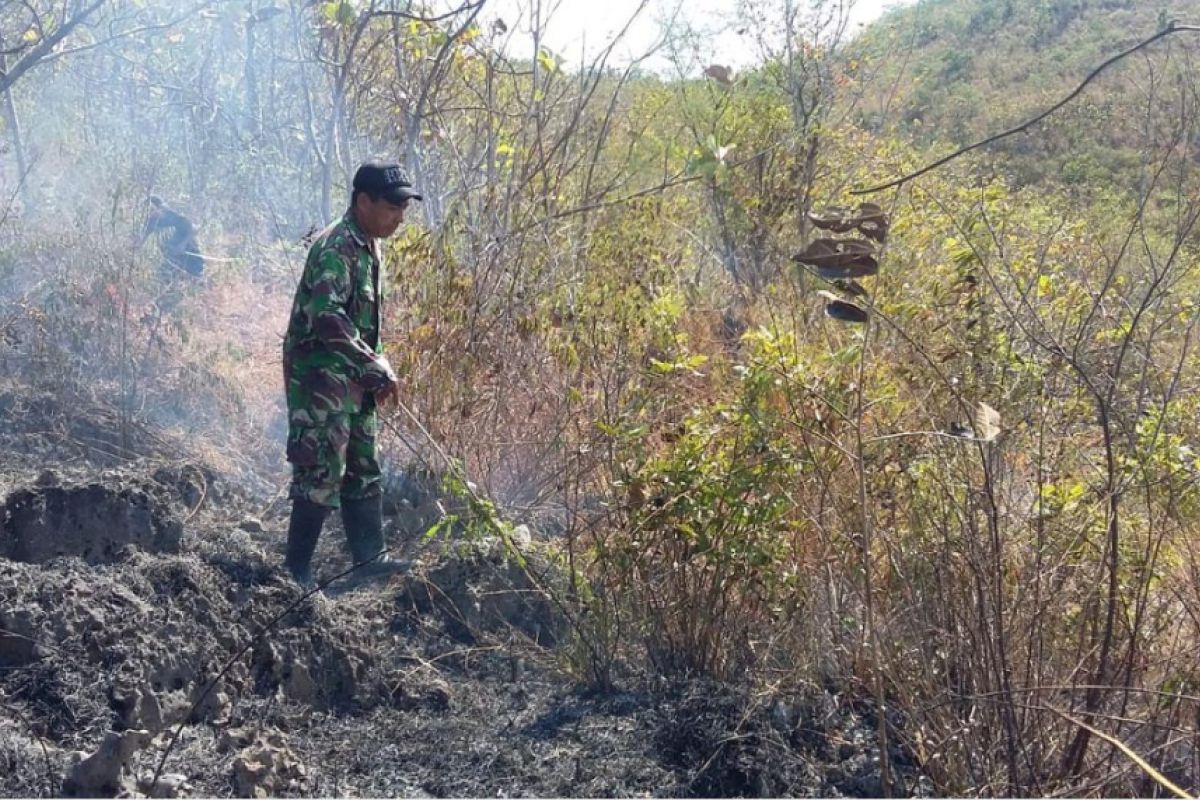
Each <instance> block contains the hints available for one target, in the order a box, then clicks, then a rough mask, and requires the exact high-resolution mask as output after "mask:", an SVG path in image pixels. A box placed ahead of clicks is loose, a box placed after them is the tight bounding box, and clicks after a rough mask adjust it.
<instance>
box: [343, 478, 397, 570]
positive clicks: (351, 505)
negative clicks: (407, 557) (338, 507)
mask: <svg viewBox="0 0 1200 800" xmlns="http://www.w3.org/2000/svg"><path fill="white" fill-rule="evenodd" d="M342 524H343V525H344V526H345V528H346V546H347V548H348V549H349V550H350V557H351V558H352V559H354V563H355V564H363V562H364V561H366V562H369V563H366V564H363V566H361V567H359V569H358V574H360V575H391V574H394V573H397V572H406V571H407V570H408V563H407V562H404V561H400V560H398V559H394V558H392V557H391V556H390V555H388V554H387V553H384V552H383V549H384V547H383V496H382V495H375V496H374V497H364V498H361V499H357V500H350V499H347V498H345V497H343V498H342ZM381 553H382V555H381Z"/></svg>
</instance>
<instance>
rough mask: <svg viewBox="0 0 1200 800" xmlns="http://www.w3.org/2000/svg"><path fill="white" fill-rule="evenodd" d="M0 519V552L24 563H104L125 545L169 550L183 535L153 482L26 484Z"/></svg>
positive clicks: (144, 548)
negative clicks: (76, 560) (70, 558)
mask: <svg viewBox="0 0 1200 800" xmlns="http://www.w3.org/2000/svg"><path fill="white" fill-rule="evenodd" d="M0 520H3V524H2V525H0V532H2V535H0V555H2V556H4V557H5V558H9V559H12V560H14V561H23V562H28V563H40V562H44V561H49V560H51V559H54V558H58V557H60V556H78V557H79V558H82V559H83V560H84V561H86V562H88V563H90V564H98V563H106V562H111V561H113V560H114V559H115V558H116V557H117V554H118V553H119V552H120V551H121V550H122V549H123V548H125V547H127V546H129V545H134V546H136V547H139V548H141V549H143V550H147V551H151V552H166V553H173V552H176V551H178V549H179V540H180V538H181V537H182V536H183V525H182V523H181V522H180V520H179V518H178V517H176V516H175V514H174V513H173V511H172V510H171V508H170V505H169V503H168V501H167V500H166V499H165V498H164V497H163V496H162V492H161V489H160V487H159V486H158V485H157V484H152V483H143V484H140V485H139V484H130V483H121V484H116V485H109V484H105V483H102V482H96V483H88V484H84V485H79V486H55V485H49V486H35V487H30V488H27V489H23V490H20V491H17V492H14V493H13V494H12V495H10V496H9V497H8V500H7V501H6V502H5V504H4V507H3V510H2V511H0Z"/></svg>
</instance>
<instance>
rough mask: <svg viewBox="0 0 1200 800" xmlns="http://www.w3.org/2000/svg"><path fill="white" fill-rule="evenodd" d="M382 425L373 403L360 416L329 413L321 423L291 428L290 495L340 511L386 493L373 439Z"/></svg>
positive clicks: (288, 447) (291, 425) (289, 450)
mask: <svg viewBox="0 0 1200 800" xmlns="http://www.w3.org/2000/svg"><path fill="white" fill-rule="evenodd" d="M378 433H379V420H378V418H377V417H376V412H375V409H374V407H373V406H372V405H371V404H368V407H367V408H366V409H364V410H363V411H362V412H361V413H358V414H328V415H327V416H325V417H324V419H323V420H322V422H321V423H320V424H315V425H298V424H296V423H295V422H292V423H291V424H290V425H289V426H288V443H287V458H288V461H290V462H291V464H292V487H291V491H289V493H288V496H289V497H291V498H293V499H295V498H303V499H305V500H308V501H310V502H313V503H317V504H318V505H322V506H327V507H329V508H338V507H339V506H340V505H341V501H342V498H345V499H347V500H361V499H363V498H367V497H374V496H375V495H378V494H379V493H380V492H381V491H382V487H383V476H382V472H381V471H380V469H379V458H378V454H377V451H376V447H375V439H376V437H377V435H378Z"/></svg>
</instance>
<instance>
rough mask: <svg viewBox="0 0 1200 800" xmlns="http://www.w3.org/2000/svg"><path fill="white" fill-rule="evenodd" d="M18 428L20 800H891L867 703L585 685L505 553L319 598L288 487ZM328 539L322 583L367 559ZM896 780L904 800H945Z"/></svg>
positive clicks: (5, 753)
mask: <svg viewBox="0 0 1200 800" xmlns="http://www.w3.org/2000/svg"><path fill="white" fill-rule="evenodd" d="M24 401H25V400H24V399H23V400H22V402H24ZM16 402H17V401H16V400H14V398H13V397H12V393H11V390H10V391H9V394H8V395H6V397H0V406H4V407H6V408H8V409H10V410H11V409H12V408H13V407H14V404H15V403H16ZM5 403H7V406H5ZM85 416H86V415H85ZM15 419H17V417H15V416H13V415H9V416H8V418H7V419H6V421H5V424H4V426H3V427H0V454H2V455H0V524H2V528H0V795H4V796H47V795H90V796H112V795H123V796H130V795H138V794H153V795H155V796H187V795H205V796H244V797H253V796H308V795H315V796H411V797H429V796H434V797H447V796H474V797H482V796H610V797H626V796H679V797H691V796H784V795H800V796H811V795H821V796H878V795H881V794H883V787H882V786H881V785H880V775H879V767H878V750H877V747H876V744H875V742H876V739H875V732H874V731H875V721H874V716H873V712H872V709H871V707H870V705H869V704H865V703H863V702H861V701H859V700H855V699H853V698H850V697H848V696H847V695H844V694H838V693H835V692H833V691H828V690H810V691H808V692H807V693H805V694H803V695H782V694H767V693H765V692H763V691H752V690H751V689H750V688H748V687H738V686H733V685H723V684H716V683H712V682H706V681H691V682H675V683H667V682H662V681H658V680H655V679H653V678H650V677H648V676H639V675H637V674H633V673H630V674H629V675H627V676H625V677H623V679H622V680H621V681H620V682H619V683H620V686H619V688H617V689H613V690H610V691H607V692H603V693H596V692H589V691H587V690H585V689H583V688H581V686H580V685H579V683H578V682H577V681H575V680H573V679H572V677H571V674H570V671H569V670H567V669H565V666H566V664H567V658H566V655H567V653H568V651H569V647H570V634H569V630H568V629H567V628H566V626H565V625H564V623H563V621H562V620H561V619H560V618H558V617H557V615H556V611H555V606H554V605H553V604H552V603H548V602H546V601H545V599H544V598H543V597H541V596H540V595H539V594H538V592H537V591H535V590H532V589H531V587H530V586H529V585H528V583H527V582H524V581H523V579H522V573H521V571H520V570H519V569H517V568H515V566H513V565H512V564H509V563H507V562H506V561H505V560H504V559H503V557H502V555H501V553H500V551H499V548H497V547H496V546H495V545H494V543H493V544H489V543H488V542H486V541H485V542H474V543H454V544H453V545H452V546H448V545H445V544H440V543H435V544H432V545H428V546H424V545H423V546H420V547H418V548H414V554H415V556H416V564H415V567H414V570H413V573H412V574H411V575H410V576H406V577H403V578H393V579H391V580H390V582H385V581H382V580H376V581H375V582H366V583H363V582H359V583H354V582H347V581H342V582H340V583H335V584H333V585H332V586H330V588H329V589H328V590H327V591H326V593H325V594H324V595H322V596H320V597H315V598H308V599H304V600H300V599H299V594H300V593H299V591H298V590H297V588H296V587H295V586H294V584H292V583H291V582H290V581H288V580H287V579H286V578H285V577H284V576H283V575H282V574H281V573H280V571H279V570H278V568H277V566H276V565H277V564H278V562H279V560H280V558H281V549H282V543H283V539H284V530H285V528H286V515H285V514H286V507H285V504H284V503H283V501H282V499H281V497H280V495H279V492H278V488H277V487H274V486H271V485H270V483H269V482H264V481H261V480H250V479H246V478H244V477H243V476H237V475H229V474H221V473H219V472H218V471H216V470H214V469H212V468H210V467H207V466H205V465H204V464H201V463H193V462H190V461H187V460H186V457H185V456H183V455H181V454H185V453H186V452H187V451H186V443H184V442H170V441H163V440H161V439H154V438H153V437H151V440H148V441H147V442H144V443H142V444H143V445H144V451H147V452H149V453H151V455H149V456H147V457H145V458H143V459H141V460H136V461H129V460H127V459H120V460H117V459H106V458H104V457H103V454H104V453H106V452H109V451H110V450H111V448H108V449H105V448H99V449H98V450H97V449H89V448H92V445H90V444H89V445H87V446H85V447H83V448H81V447H80V445H79V437H72V436H67V435H62V432H61V431H59V432H58V433H57V434H54V435H51V434H52V432H48V431H47V430H44V429H33V428H25V429H18V428H17V426H16V425H15V424H13V421H14V420H15ZM96 427H97V429H102V428H103V426H102V425H97V426H96ZM155 436H157V434H155ZM91 438H92V439H95V438H96V436H92V437H91ZM124 446H126V447H128V446H130V444H129V442H125V443H124ZM155 452H157V453H158V455H157V456H155V455H154V453H155ZM98 453H99V455H98ZM395 524H396V521H394V522H393V525H395ZM331 527H333V528H334V529H333V530H327V531H326V534H325V536H324V537H323V538H322V544H321V548H320V550H319V552H318V560H319V563H321V564H322V565H323V572H324V574H325V575H330V574H332V573H333V572H335V571H337V570H338V569H341V568H344V567H345V566H346V565H347V561H346V559H345V556H343V555H342V553H341V552H340V548H339V543H338V540H339V538H340V532H339V531H337V530H336V526H331ZM397 535H398V534H397V531H395V530H393V536H397ZM298 600H299V602H298ZM290 606H294V608H292V609H291V610H290V611H289V610H288V608H289V607H290ZM285 612H286V613H285ZM276 619H278V622H277V623H275V624H274V625H273V627H270V628H269V629H268V626H269V625H270V624H271V623H272V621H273V620H276ZM239 654H240V655H239ZM176 733H178V740H177V741H176V742H175V743H174V745H173V746H170V743H171V741H172V738H173V737H174V736H175V735H176ZM169 747H170V752H169V755H168V757H167V759H166V762H165V764H164V765H163V769H162V777H161V779H160V781H159V782H158V784H157V786H151V784H150V783H149V778H150V776H151V775H153V774H154V772H155V769H156V766H157V765H158V762H159V760H160V759H161V758H162V756H163V754H164V753H165V752H167V750H168V748H169ZM892 761H893V763H894V764H895V765H896V767H897V769H898V772H899V777H900V779H901V780H903V781H904V786H903V787H896V788H899V789H901V793H917V794H928V793H929V788H928V784H927V782H925V781H924V780H923V779H919V778H918V775H917V771H916V769H915V767H914V766H913V764H912V761H911V760H910V759H908V758H907V757H906V756H905V754H904V753H903V752H900V751H898V750H897V751H894V752H893V753H892Z"/></svg>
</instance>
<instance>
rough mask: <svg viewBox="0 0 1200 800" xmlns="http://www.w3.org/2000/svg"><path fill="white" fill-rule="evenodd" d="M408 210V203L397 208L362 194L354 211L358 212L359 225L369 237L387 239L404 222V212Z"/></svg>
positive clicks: (382, 200)
mask: <svg viewBox="0 0 1200 800" xmlns="http://www.w3.org/2000/svg"><path fill="white" fill-rule="evenodd" d="M407 208H408V202H407V201H405V203H404V204H403V205H399V206H397V205H393V204H392V203H389V202H388V201H387V200H384V199H383V198H380V199H378V200H373V199H371V197H370V196H368V195H366V194H360V195H359V196H358V202H357V204H356V205H355V207H354V210H355V211H356V212H357V214H356V216H357V218H358V224H359V225H361V226H362V229H363V232H364V233H366V234H367V236H370V237H372V238H374V239H386V238H388V237H389V236H391V235H392V234H394V233H395V232H396V229H397V228H399V227H400V223H402V222H404V212H405V210H407Z"/></svg>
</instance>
